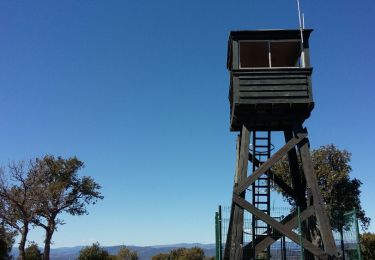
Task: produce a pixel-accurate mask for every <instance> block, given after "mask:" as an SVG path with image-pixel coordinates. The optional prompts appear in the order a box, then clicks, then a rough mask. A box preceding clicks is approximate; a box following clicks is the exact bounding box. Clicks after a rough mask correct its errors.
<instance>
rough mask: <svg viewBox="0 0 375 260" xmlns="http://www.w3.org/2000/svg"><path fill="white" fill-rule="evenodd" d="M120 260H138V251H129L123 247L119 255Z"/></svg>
mask: <svg viewBox="0 0 375 260" xmlns="http://www.w3.org/2000/svg"><path fill="white" fill-rule="evenodd" d="M117 259H118V260H138V254H137V252H136V251H132V250H130V249H128V248H127V247H126V246H121V247H120V249H119V251H118V253H117Z"/></svg>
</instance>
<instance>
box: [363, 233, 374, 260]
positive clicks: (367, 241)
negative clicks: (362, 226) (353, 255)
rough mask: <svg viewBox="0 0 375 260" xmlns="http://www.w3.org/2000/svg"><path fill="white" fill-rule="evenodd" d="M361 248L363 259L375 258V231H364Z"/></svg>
mask: <svg viewBox="0 0 375 260" xmlns="http://www.w3.org/2000/svg"><path fill="white" fill-rule="evenodd" d="M361 250H362V254H363V259H365V260H371V259H375V234H374V233H363V234H362V235H361Z"/></svg>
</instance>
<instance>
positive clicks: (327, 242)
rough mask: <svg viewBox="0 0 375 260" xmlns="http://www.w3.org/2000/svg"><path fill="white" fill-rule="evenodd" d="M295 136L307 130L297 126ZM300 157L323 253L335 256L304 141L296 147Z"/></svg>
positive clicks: (328, 225)
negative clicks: (322, 245) (311, 199)
mask: <svg viewBox="0 0 375 260" xmlns="http://www.w3.org/2000/svg"><path fill="white" fill-rule="evenodd" d="M295 136H305V137H306V136H307V130H306V129H303V128H302V125H299V126H297V127H296V129H295ZM298 148H299V152H300V155H301V161H302V167H303V171H304V174H305V178H306V183H307V186H308V188H309V189H310V192H311V194H312V197H313V206H314V209H315V215H316V219H317V220H318V225H319V230H320V233H321V235H322V240H323V244H324V249H325V251H326V252H327V253H328V254H329V255H331V256H337V255H338V254H337V248H336V244H335V240H334V238H333V234H332V228H331V224H330V222H329V218H328V215H327V214H326V212H325V208H324V201H323V197H322V194H321V192H320V189H319V186H318V180H317V178H316V175H315V173H314V167H313V163H312V160H311V155H310V148H309V142H308V139H307V137H306V141H305V142H302V143H300V144H299V145H298Z"/></svg>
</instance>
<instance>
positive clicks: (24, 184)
mask: <svg viewBox="0 0 375 260" xmlns="http://www.w3.org/2000/svg"><path fill="white" fill-rule="evenodd" d="M31 168H32V164H31V163H29V164H25V163H24V162H22V161H21V162H15V163H12V164H10V165H9V166H8V167H7V168H5V169H1V171H0V205H1V206H0V220H1V222H3V223H5V224H6V225H7V226H9V227H11V228H13V229H14V230H16V231H17V232H18V233H19V234H20V242H19V246H18V249H19V258H20V259H21V260H22V259H25V244H26V237H27V234H28V232H29V225H30V224H31V223H32V221H33V220H34V219H35V217H36V211H37V209H36V205H35V189H34V188H35V184H36V179H35V178H34V177H33V176H29V172H30V169H31Z"/></svg>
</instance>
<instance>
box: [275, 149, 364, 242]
mask: <svg viewBox="0 0 375 260" xmlns="http://www.w3.org/2000/svg"><path fill="white" fill-rule="evenodd" d="M311 156H312V161H313V165H314V172H315V174H316V176H317V179H318V184H319V187H320V190H321V193H322V196H323V200H324V202H325V205H326V208H327V210H328V213H329V217H330V220H331V225H332V228H333V229H334V230H336V231H338V232H340V234H341V237H343V236H342V234H343V231H344V230H346V229H349V228H350V225H351V224H352V223H353V222H352V221H347V219H346V217H345V213H347V212H348V211H352V210H353V208H354V209H356V212H357V217H358V219H359V220H360V222H361V225H362V229H363V230H366V229H367V228H368V226H369V224H370V218H368V217H366V216H365V211H364V210H363V209H362V206H361V201H360V194H361V191H360V186H361V184H362V183H361V181H360V180H358V179H356V178H354V179H351V178H350V175H349V174H350V172H351V170H352V169H351V166H350V164H349V163H350V157H351V154H350V153H349V152H348V151H346V150H339V149H338V148H337V147H336V146H335V145H333V144H330V145H326V146H321V147H320V148H319V149H316V150H313V151H312V152H311ZM272 170H273V171H274V173H275V174H276V175H278V176H279V177H280V178H282V179H283V180H284V181H285V182H286V183H288V184H289V185H290V186H292V181H291V178H290V173H289V164H288V160H287V158H284V159H283V160H282V161H280V162H279V163H277V164H276V165H275V166H274V167H273V168H272ZM300 172H301V173H302V172H303V169H302V166H301V164H300ZM301 176H303V175H301ZM301 183H306V182H305V180H304V179H302V182H301ZM304 189H305V193H307V190H306V186H305V187H304ZM278 191H279V192H281V193H282V194H283V196H284V198H286V200H287V201H289V203H290V204H291V205H293V206H296V205H295V204H294V201H293V199H292V198H291V197H290V196H289V195H288V194H287V193H285V192H284V191H282V190H280V189H279V190H278ZM311 236H316V234H314V233H313V234H311ZM341 244H342V248H343V246H344V243H343V239H342V241H341Z"/></svg>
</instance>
